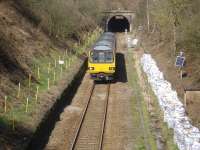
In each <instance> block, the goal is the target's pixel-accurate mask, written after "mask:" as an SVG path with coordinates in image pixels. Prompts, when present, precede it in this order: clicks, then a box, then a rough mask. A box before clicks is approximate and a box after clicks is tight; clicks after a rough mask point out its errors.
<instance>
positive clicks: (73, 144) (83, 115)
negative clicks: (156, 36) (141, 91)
mask: <svg viewBox="0 0 200 150" xmlns="http://www.w3.org/2000/svg"><path fill="white" fill-rule="evenodd" d="M94 89H95V83H94V84H93V87H92V89H91V92H90V96H89V99H88V102H87V105H86V107H85V109H84V111H83V113H82V116H81V119H80V122H79V124H78V129H77V131H76V133H75V137H74V139H73V141H72V145H71V148H70V150H75V147H76V144H77V141H78V138H79V134H80V132H81V128H82V126H83V123H84V120H85V117H86V115H87V110H88V108H89V105H90V102H91V99H92V95H93V92H94ZM109 91H110V83H109V84H108V85H107V93H106V101H105V104H104V115H103V121H102V128H101V133H100V141H99V148H98V150H102V148H103V139H104V133H105V127H106V118H107V112H108V100H109V94H110V93H109Z"/></svg>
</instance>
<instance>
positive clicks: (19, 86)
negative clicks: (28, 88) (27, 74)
mask: <svg viewBox="0 0 200 150" xmlns="http://www.w3.org/2000/svg"><path fill="white" fill-rule="evenodd" d="M20 92H21V83H20V82H19V84H18V92H17V98H19V97H20Z"/></svg>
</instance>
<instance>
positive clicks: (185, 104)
mask: <svg viewBox="0 0 200 150" xmlns="http://www.w3.org/2000/svg"><path fill="white" fill-rule="evenodd" d="M184 106H185V108H187V91H186V90H185V91H184Z"/></svg>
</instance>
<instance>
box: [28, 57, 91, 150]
mask: <svg viewBox="0 0 200 150" xmlns="http://www.w3.org/2000/svg"><path fill="white" fill-rule="evenodd" d="M86 66H87V60H86V59H84V63H83V64H82V66H81V67H80V70H79V71H78V72H77V73H76V75H75V76H74V78H73V80H72V81H71V82H70V84H69V85H68V86H67V88H66V89H65V90H64V91H63V93H62V94H61V96H60V97H59V98H58V99H57V101H56V103H55V104H54V105H53V107H52V108H51V109H50V110H49V111H48V112H47V113H46V115H45V116H44V119H43V121H42V122H41V123H40V125H39V126H38V128H37V130H36V132H35V133H34V135H33V138H32V139H31V141H30V143H29V144H28V146H27V148H26V150H36V149H37V150H42V149H44V148H45V145H46V144H47V143H48V140H49V137H50V135H51V133H52V131H53V129H54V127H55V124H56V122H57V121H59V118H60V114H61V113H62V112H63V110H64V108H65V107H67V106H68V105H70V104H71V102H72V99H73V97H74V96H75V94H76V91H77V89H78V87H79V85H80V83H81V81H82V79H83V77H84V75H85V72H86V68H87V67H86Z"/></svg>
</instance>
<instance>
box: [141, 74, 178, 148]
mask: <svg viewBox="0 0 200 150" xmlns="http://www.w3.org/2000/svg"><path fill="white" fill-rule="evenodd" d="M143 75H144V76H143V79H144V82H145V87H146V91H147V94H148V95H149V96H150V99H151V106H152V107H153V110H151V112H153V114H154V115H153V116H150V115H149V114H148V111H147V109H144V111H146V115H145V116H148V118H147V119H148V120H149V122H152V121H151V120H152V119H157V120H158V121H159V122H160V132H161V136H162V138H163V140H164V141H165V144H164V147H165V149H167V150H178V148H177V146H176V144H175V143H174V141H173V130H172V129H169V128H168V127H167V124H166V123H164V122H163V117H164V116H163V113H162V112H161V109H160V106H159V104H158V100H157V97H156V96H155V94H154V93H153V91H152V89H151V86H150V84H149V83H148V80H147V76H146V75H145V73H144V72H143ZM143 102H144V101H143ZM143 106H145V103H144V104H143ZM150 119H151V120H150ZM152 123H153V122H152ZM154 130H155V129H153V128H152V131H151V132H152V133H153V132H155V131H154Z"/></svg>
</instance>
